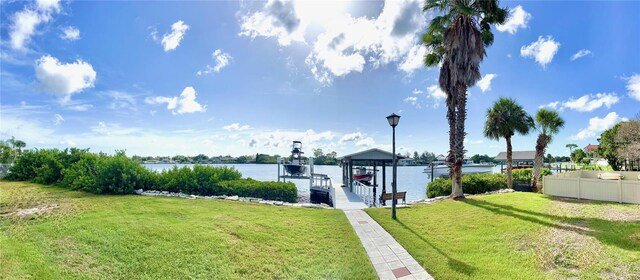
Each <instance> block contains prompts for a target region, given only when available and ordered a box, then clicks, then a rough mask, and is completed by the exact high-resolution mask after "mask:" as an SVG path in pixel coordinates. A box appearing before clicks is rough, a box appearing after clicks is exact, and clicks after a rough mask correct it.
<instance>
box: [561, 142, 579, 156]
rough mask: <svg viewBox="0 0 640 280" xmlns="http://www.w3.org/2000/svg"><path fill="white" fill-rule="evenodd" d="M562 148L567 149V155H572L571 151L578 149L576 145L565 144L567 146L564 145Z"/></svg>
mask: <svg viewBox="0 0 640 280" xmlns="http://www.w3.org/2000/svg"><path fill="white" fill-rule="evenodd" d="M564 146H565V147H567V148H569V154H571V153H573V149H575V148H577V147H578V145H576V144H567V145H564Z"/></svg>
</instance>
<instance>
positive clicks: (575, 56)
mask: <svg viewBox="0 0 640 280" xmlns="http://www.w3.org/2000/svg"><path fill="white" fill-rule="evenodd" d="M590 54H591V51H590V50H586V49H584V50H579V51H578V52H577V53H574V54H573V55H572V56H571V61H574V60H576V59H578V58H581V57H584V56H587V55H590Z"/></svg>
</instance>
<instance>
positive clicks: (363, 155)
mask: <svg viewBox="0 0 640 280" xmlns="http://www.w3.org/2000/svg"><path fill="white" fill-rule="evenodd" d="M403 158H404V157H401V156H396V160H399V159H403ZM338 160H339V161H340V165H341V166H342V182H343V183H344V184H349V191H353V190H352V186H353V165H354V163H359V164H362V165H364V164H370V165H372V166H373V198H374V203H375V201H376V200H377V195H376V188H375V187H377V186H378V184H377V181H376V180H377V178H376V175H377V174H376V173H377V171H376V168H377V167H378V166H381V167H382V192H383V193H386V190H387V183H386V170H385V167H386V165H387V163H390V164H393V154H392V153H390V152H387V151H384V150H381V149H377V148H373V149H369V150H365V151H361V152H357V153H353V154H348V155H345V156H342V157H339V158H338ZM383 203H384V202H383Z"/></svg>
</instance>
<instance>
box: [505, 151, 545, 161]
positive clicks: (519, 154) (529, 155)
mask: <svg viewBox="0 0 640 280" xmlns="http://www.w3.org/2000/svg"><path fill="white" fill-rule="evenodd" d="M512 158H513V160H534V159H535V158H536V151H513V153H512ZM496 160H502V161H505V160H507V152H500V153H499V154H498V155H497V156H496Z"/></svg>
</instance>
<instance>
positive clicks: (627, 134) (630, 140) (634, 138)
mask: <svg viewBox="0 0 640 280" xmlns="http://www.w3.org/2000/svg"><path fill="white" fill-rule="evenodd" d="M615 141H616V142H617V143H618V145H619V148H618V153H617V154H618V158H619V159H621V160H623V161H630V162H635V161H637V160H639V159H640V120H631V121H626V122H622V123H620V126H619V127H618V131H617V133H616V136H615ZM627 167H630V165H629V164H627ZM633 169H635V167H634V168H633ZM627 170H629V169H627Z"/></svg>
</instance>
